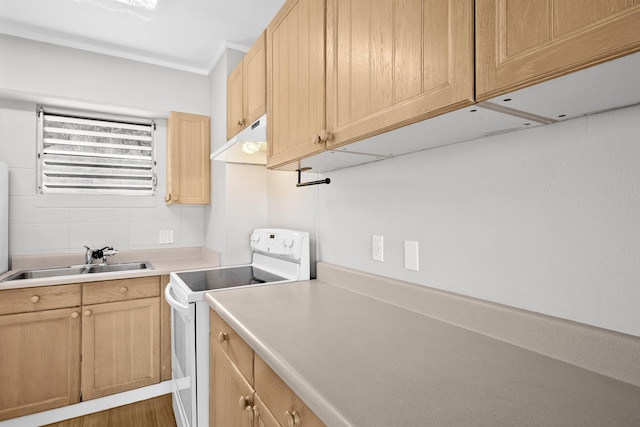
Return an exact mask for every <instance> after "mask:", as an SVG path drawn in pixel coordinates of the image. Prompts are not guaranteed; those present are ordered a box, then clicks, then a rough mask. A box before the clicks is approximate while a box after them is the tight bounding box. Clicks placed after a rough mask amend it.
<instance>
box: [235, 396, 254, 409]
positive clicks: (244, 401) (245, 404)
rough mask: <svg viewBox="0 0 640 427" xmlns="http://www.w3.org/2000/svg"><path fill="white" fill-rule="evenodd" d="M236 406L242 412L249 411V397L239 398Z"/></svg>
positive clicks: (250, 403)
mask: <svg viewBox="0 0 640 427" xmlns="http://www.w3.org/2000/svg"><path fill="white" fill-rule="evenodd" d="M238 406H239V407H240V409H242V410H243V411H244V410H245V409H251V407H252V402H251V396H240V399H239V400H238ZM252 412H253V411H252Z"/></svg>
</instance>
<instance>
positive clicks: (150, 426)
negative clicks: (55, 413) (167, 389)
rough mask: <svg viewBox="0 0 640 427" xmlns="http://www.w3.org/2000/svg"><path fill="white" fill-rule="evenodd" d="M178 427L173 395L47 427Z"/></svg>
mask: <svg viewBox="0 0 640 427" xmlns="http://www.w3.org/2000/svg"><path fill="white" fill-rule="evenodd" d="M129 426H131V427H176V420H175V418H174V416H173V409H172V408H171V395H170V394H165V395H164V396H159V397H155V398H153V399H149V400H143V401H142V402H136V403H132V404H130V405H125V406H119V407H117V408H111V409H109V410H106V411H102V412H96V413H94V414H89V415H85V416H84V417H78V418H72V419H70V420H66V421H61V422H59V423H53V424H49V425H47V426H45V427H129Z"/></svg>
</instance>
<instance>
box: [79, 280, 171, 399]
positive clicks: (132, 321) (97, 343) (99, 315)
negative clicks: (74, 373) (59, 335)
mask: <svg viewBox="0 0 640 427" xmlns="http://www.w3.org/2000/svg"><path fill="white" fill-rule="evenodd" d="M82 303H83V305H82V400H89V399H95V398H97V397H103V396H107V395H110V394H114V393H120V392H123V391H127V390H132V389H134V388H139V387H144V386H148V385H151V384H157V383H159V382H160V278H159V277H140V278H135V279H123V280H110V281H105V282H91V283H84V284H83V289H82ZM89 303H91V304H89Z"/></svg>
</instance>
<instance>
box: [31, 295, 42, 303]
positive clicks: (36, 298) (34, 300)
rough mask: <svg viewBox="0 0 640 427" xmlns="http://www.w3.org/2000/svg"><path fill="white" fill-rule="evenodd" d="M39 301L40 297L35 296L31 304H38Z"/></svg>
mask: <svg viewBox="0 0 640 427" xmlns="http://www.w3.org/2000/svg"><path fill="white" fill-rule="evenodd" d="M38 301H40V297H39V296H38V295H34V296H32V297H31V302H32V303H34V304H35V303H37V302H38Z"/></svg>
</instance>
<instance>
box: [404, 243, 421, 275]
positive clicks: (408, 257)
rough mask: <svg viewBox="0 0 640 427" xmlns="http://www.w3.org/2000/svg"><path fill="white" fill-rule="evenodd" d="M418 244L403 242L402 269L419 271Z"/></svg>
mask: <svg viewBox="0 0 640 427" xmlns="http://www.w3.org/2000/svg"><path fill="white" fill-rule="evenodd" d="M418 259H419V257H418V242H412V241H407V240H405V241H404V268H406V269H407V270H413V271H419V269H420V265H419V262H418Z"/></svg>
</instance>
